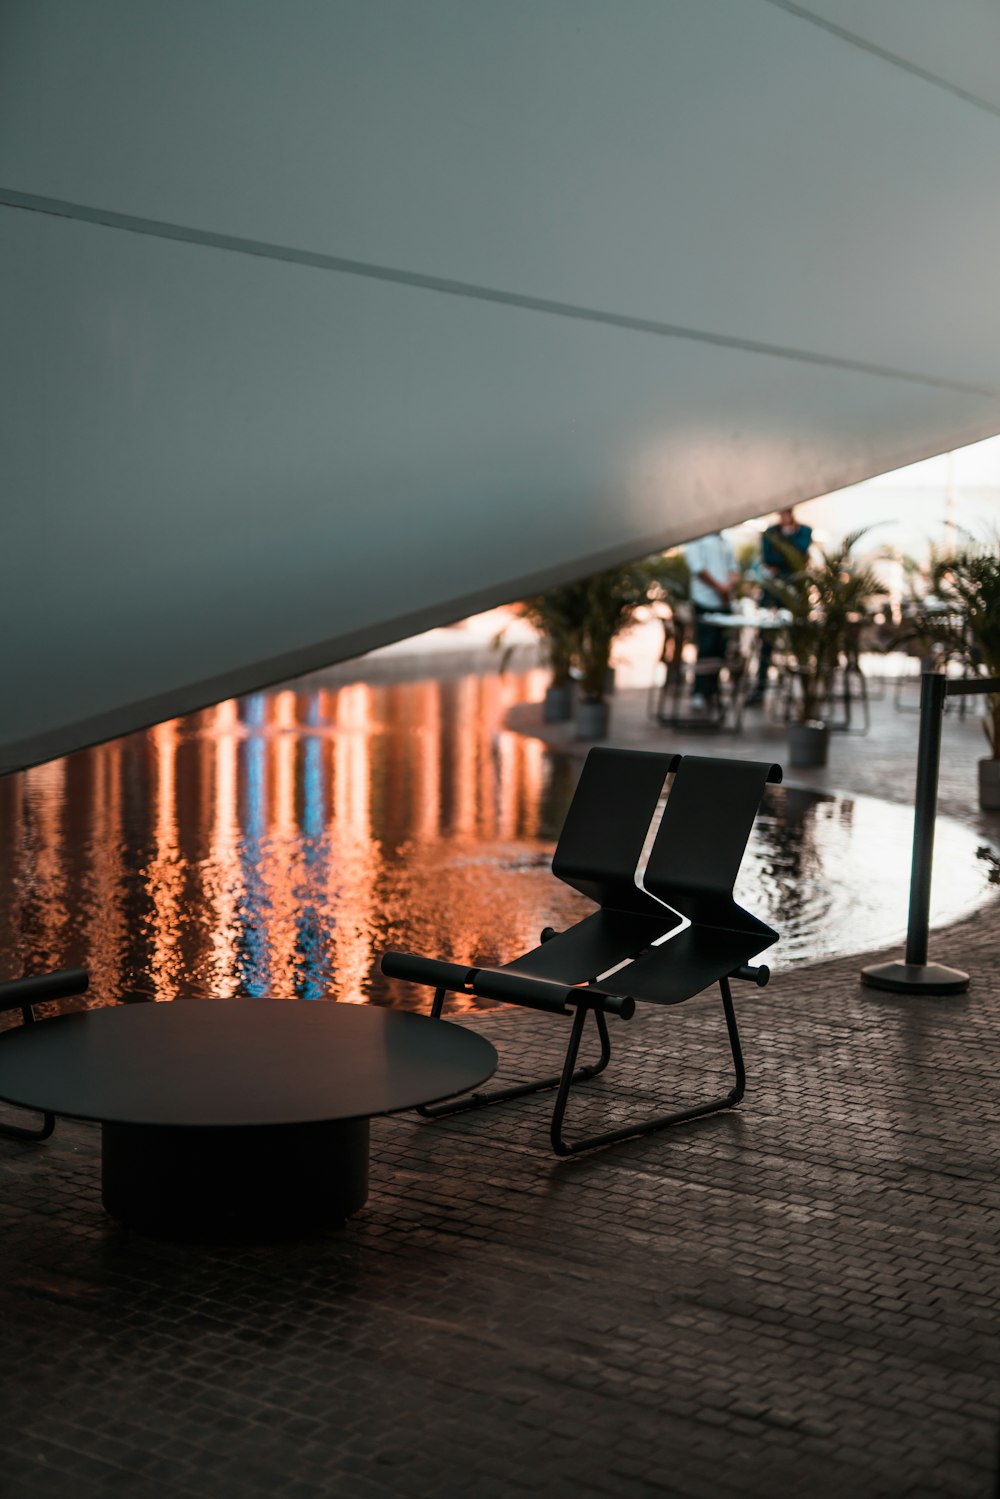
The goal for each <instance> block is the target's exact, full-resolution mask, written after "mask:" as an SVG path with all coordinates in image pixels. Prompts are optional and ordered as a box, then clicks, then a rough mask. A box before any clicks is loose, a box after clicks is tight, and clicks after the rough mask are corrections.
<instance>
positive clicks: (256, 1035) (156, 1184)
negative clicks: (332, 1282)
mask: <svg viewBox="0 0 1000 1499" xmlns="http://www.w3.org/2000/svg"><path fill="white" fill-rule="evenodd" d="M496 1065H497V1054H496V1052H495V1051H494V1049H493V1047H492V1046H491V1045H490V1043H489V1042H488V1041H486V1040H484V1039H483V1037H482V1036H479V1035H477V1034H476V1033H475V1032H474V1031H468V1030H465V1029H463V1028H462V1027H460V1026H457V1025H453V1024H451V1023H449V1022H448V1021H445V1020H433V1019H430V1018H429V1017H427V1016H423V1015H413V1014H409V1013H406V1012H401V1011H398V1010H385V1009H380V1008H377V1007H375V1006H371V1005H351V1004H337V1003H331V1002H329V1001H322V1000H319V1001H317V1000H300V999H292V1000H278V999H219V1000H207V999H199V1000H174V1001H172V1002H170V1003H163V1004H156V1003H150V1004H138V1005H113V1006H109V1007H107V1008H104V1009H96V1010H87V1011H84V1012H82V1013H80V1014H75V1015H65V1016H61V1017H60V1018H58V1019H56V1020H45V1021H42V1022H40V1023H39V1024H36V1025H26V1026H21V1027H19V1028H17V1029H14V1030H11V1031H9V1032H7V1033H5V1034H4V1035H3V1036H0V1098H3V1099H6V1100H7V1101H8V1102H9V1103H13V1104H20V1105H23V1106H24V1107H26V1108H31V1109H41V1110H46V1111H48V1112H49V1113H52V1114H63V1115H66V1116H68V1117H70V1118H75V1119H88V1120H94V1121H97V1122H99V1123H100V1124H101V1125H102V1129H103V1135H102V1196H103V1201H104V1206H105V1207H106V1209H107V1210H108V1212H109V1213H112V1214H113V1215H114V1216H115V1217H118V1218H121V1219H123V1220H124V1221H125V1222H127V1223H129V1224H131V1225H132V1226H133V1227H135V1228H139V1229H141V1230H143V1231H145V1232H147V1233H153V1234H157V1235H159V1236H161V1237H168V1238H183V1239H192V1238H194V1239H199V1238H200V1239H218V1238H223V1239H235V1240H239V1239H252V1238H273V1237H284V1236H286V1235H290V1234H297V1233H302V1232H304V1231H306V1230H309V1229H313V1228H317V1227H321V1226H330V1225H334V1224H340V1223H343V1222H344V1220H345V1219H346V1218H347V1217H349V1216H350V1214H351V1213H354V1212H356V1211H357V1210H358V1208H359V1207H361V1206H362V1204H363V1203H364V1202H365V1200H366V1198H367V1196H368V1121H369V1119H370V1118H371V1116H372V1115H376V1114H394V1113H398V1112H399V1111H401V1110H404V1109H412V1108H415V1107H416V1106H417V1105H418V1104H424V1103H434V1102H437V1101H439V1100H441V1099H444V1098H450V1097H453V1096H454V1095H455V1094H456V1093H464V1092H465V1091H466V1090H467V1089H469V1088H474V1087H476V1086H477V1085H478V1084H479V1083H481V1082H483V1081H485V1079H486V1078H488V1077H490V1076H492V1074H493V1072H494V1071H495V1070H496Z"/></svg>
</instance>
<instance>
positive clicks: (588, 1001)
mask: <svg viewBox="0 0 1000 1499" xmlns="http://www.w3.org/2000/svg"><path fill="white" fill-rule="evenodd" d="M472 987H473V989H474V990H475V992H476V993H477V994H479V995H481V996H482V998H483V999H500V1000H505V1001H507V1002H508V1003H510V1004H515V1005H527V1006H528V1008H529V1009H532V1010H548V1011H549V1013H550V1014H553V1015H569V1014H570V1013H571V1011H570V1006H571V1005H573V1006H579V1005H586V1006H587V1008H588V1009H591V1010H603V1011H606V1012H607V1013H609V1014H611V1015H618V1016H620V1017H621V1019H622V1020H631V1018H632V1016H633V1015H634V1014H635V1000H634V999H631V998H630V997H629V996H628V995H627V994H608V993H606V992H605V990H603V989H594V988H588V987H586V986H585V985H583V984H556V983H553V982H552V980H551V979H536V978H532V977H531V976H530V975H528V974H524V973H509V972H507V971H506V970H504V969H498V968H480V970H479V972H478V973H477V974H476V976H475V979H474V980H473V984H472Z"/></svg>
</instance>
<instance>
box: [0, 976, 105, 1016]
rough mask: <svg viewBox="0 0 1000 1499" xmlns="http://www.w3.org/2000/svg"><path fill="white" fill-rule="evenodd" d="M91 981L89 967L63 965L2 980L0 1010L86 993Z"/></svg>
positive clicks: (0, 985) (19, 1007)
mask: <svg viewBox="0 0 1000 1499" xmlns="http://www.w3.org/2000/svg"><path fill="white" fill-rule="evenodd" d="M89 984H90V974H89V973H88V972H87V970H86V969H85V968H60V969H58V970H57V971H56V972H55V973H33V974H30V975H29V976H28V977H26V978H20V979H8V980H7V981H6V983H2V984H0V1010H17V1009H24V1008H25V1006H28V1005H37V1004H41V1003H42V1001H43V1000H46V999H64V998H65V997H66V995H68V994H83V993H84V992H85V990H86V989H87V988H88V986H89Z"/></svg>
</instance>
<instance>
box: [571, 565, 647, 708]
mask: <svg viewBox="0 0 1000 1499" xmlns="http://www.w3.org/2000/svg"><path fill="white" fill-rule="evenodd" d="M653 581H654V569H653V567H652V566H651V564H649V563H647V562H634V563H628V564H626V565H625V566H624V567H611V568H608V569H607V571H606V572H603V573H594V574H593V576H592V577H589V578H584V580H583V582H582V583H581V584H580V587H581V588H582V589H583V590H584V594H585V597H586V609H585V615H584V624H583V629H582V631H581V634H580V686H581V688H582V689H583V695H584V697H585V698H586V699H587V701H588V702H600V701H601V699H602V698H603V697H604V684H605V679H606V677H607V673H608V667H609V665H610V663H611V645H612V642H613V641H614V638H615V636H616V635H619V634H621V632H622V631H623V630H625V629H627V628H628V626H629V625H630V624H632V622H633V619H634V617H635V611H636V609H638V608H639V606H640V604H644V603H646V601H647V600H648V598H649V590H650V586H651V584H652V583H653Z"/></svg>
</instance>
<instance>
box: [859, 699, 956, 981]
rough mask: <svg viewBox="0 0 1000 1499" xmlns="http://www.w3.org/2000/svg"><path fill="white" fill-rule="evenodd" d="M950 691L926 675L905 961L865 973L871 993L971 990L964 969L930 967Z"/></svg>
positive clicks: (921, 718)
mask: <svg viewBox="0 0 1000 1499" xmlns="http://www.w3.org/2000/svg"><path fill="white" fill-rule="evenodd" d="M947 690H948V680H947V678H946V677H944V676H942V675H941V674H940V673H938V672H931V671H925V672H924V674H923V676H922V677H921V679H920V739H919V743H918V747H917V786H916V792H915V794H914V808H913V863H912V866H911V870H910V911H909V918H908V921H907V927H906V953H905V957H904V960H903V962H902V963H875V964H872V965H871V966H870V967H869V968H862V970H861V981H862V983H865V984H868V985H869V987H870V988H872V989H887V990H888V991H889V992H890V993H892V994H962V993H964V991H965V990H966V989H967V988H968V987H969V975H968V974H967V973H963V972H962V970H961V969H960V968H946V967H945V966H944V965H943V964H941V963H928V961H927V941H928V933H929V931H930V913H931V872H932V869H933V864H934V819H935V817H936V816H937V788H938V770H939V767H940V763H941V715H942V713H943V711H944V700H945V697H946V695H947Z"/></svg>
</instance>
